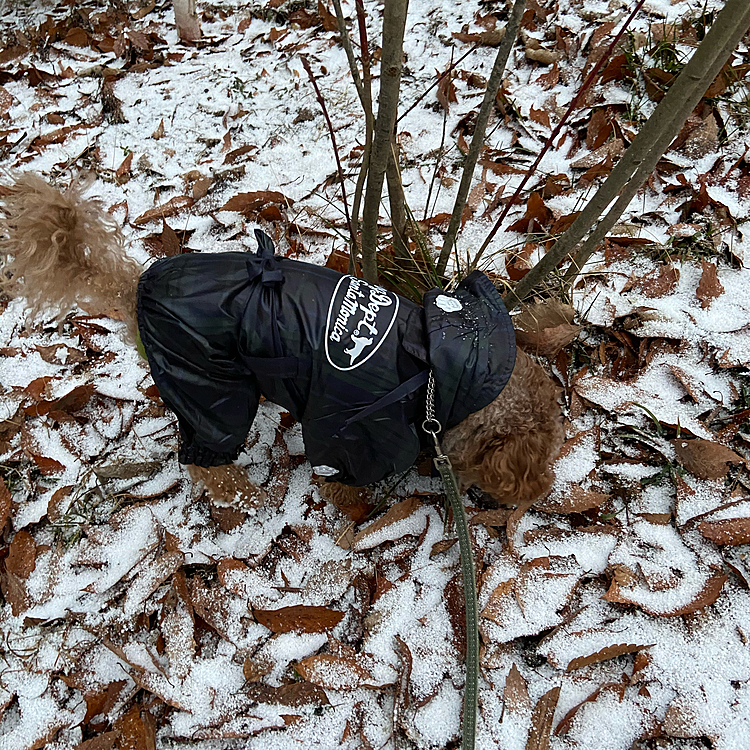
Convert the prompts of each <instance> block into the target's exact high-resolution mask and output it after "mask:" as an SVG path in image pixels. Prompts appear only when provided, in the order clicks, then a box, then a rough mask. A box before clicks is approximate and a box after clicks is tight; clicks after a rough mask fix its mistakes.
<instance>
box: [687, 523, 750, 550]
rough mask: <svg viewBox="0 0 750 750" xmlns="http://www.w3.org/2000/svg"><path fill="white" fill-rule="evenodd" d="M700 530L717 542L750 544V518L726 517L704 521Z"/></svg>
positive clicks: (706, 536) (707, 537) (700, 525)
mask: <svg viewBox="0 0 750 750" xmlns="http://www.w3.org/2000/svg"><path fill="white" fill-rule="evenodd" d="M698 531H700V533H701V534H702V535H703V536H704V537H705V538H706V539H710V540H711V541H712V542H714V543H716V544H728V545H738V544H750V518H725V519H722V520H720V521H702V522H701V523H700V524H699V526H698Z"/></svg>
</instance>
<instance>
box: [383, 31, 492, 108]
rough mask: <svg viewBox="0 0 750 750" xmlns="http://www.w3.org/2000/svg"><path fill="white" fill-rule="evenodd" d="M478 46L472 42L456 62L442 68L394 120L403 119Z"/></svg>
mask: <svg viewBox="0 0 750 750" xmlns="http://www.w3.org/2000/svg"><path fill="white" fill-rule="evenodd" d="M478 47H479V45H478V44H474V45H473V46H472V47H471V48H470V49H469V50H467V51H466V52H464V54H463V55H461V57H459V58H458V60H456V62H454V63H451V64H450V66H449V67H448V69H447V70H444V71H443V72H442V73H441V74H440V75H439V76H438V77H437V78H436V79H435V80H434V81H433V82H432V83H431V84H430V85H429V86H428V87H427V88H426V89H425V90H424V91H423V92H422V93H421V94H420V95H419V96H418V97H417V98H416V99H415V100H414V101H413V102H412V103H411V104H410V105H409V106H408V107H407V108H406V109H405V110H404V112H402V113H401V114H400V115H399V116H398V119H397V120H396V122H397V123H398V122H401V120H403V119H404V117H406V115H408V114H409V112H411V111H412V110H413V109H414V107H416V106H417V104H419V102H421V101H422V99H424V98H425V97H426V96H427V94H429V93H430V91H432V89H434V88H435V86H437V85H438V84H439V83H440V81H442V80H443V78H445V76H447V75H449V74H450V72H451V71H452V70H453V69H454V68H455V67H456V66H457V65H460V64H461V63H462V62H463V61H464V60H465V59H466V58H467V57H468V56H469V55H470V54H471V53H472V52H473V51H474V50H475V49H477V48H478Z"/></svg>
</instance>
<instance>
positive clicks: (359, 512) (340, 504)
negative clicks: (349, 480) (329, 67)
mask: <svg viewBox="0 0 750 750" xmlns="http://www.w3.org/2000/svg"><path fill="white" fill-rule="evenodd" d="M318 492H319V493H320V496H321V497H323V498H325V499H326V500H328V502H329V503H331V505H335V506H336V507H337V508H338V509H339V510H340V511H341V512H342V513H343V514H344V515H346V516H348V517H349V518H351V519H352V521H354V522H355V523H361V522H362V521H364V520H365V518H367V515H368V513H369V512H370V511H371V510H372V507H373V506H372V498H371V495H370V491H369V490H368V489H367V488H365V487H350V486H349V485H348V484H340V483H339V482H321V483H320V484H319V487H318Z"/></svg>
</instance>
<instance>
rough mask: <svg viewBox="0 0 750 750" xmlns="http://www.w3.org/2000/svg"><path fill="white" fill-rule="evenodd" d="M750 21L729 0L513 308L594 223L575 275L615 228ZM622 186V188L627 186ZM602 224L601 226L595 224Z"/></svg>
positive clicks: (512, 298) (522, 285)
mask: <svg viewBox="0 0 750 750" xmlns="http://www.w3.org/2000/svg"><path fill="white" fill-rule="evenodd" d="M748 27H750V5H749V4H748V3H747V0H727V1H726V4H725V5H724V7H723V8H722V9H721V11H720V12H719V15H718V16H717V17H716V20H715V21H714V23H713V25H712V26H711V28H710V29H709V31H708V33H707V34H706V36H705V37H704V39H703V41H702V42H701V44H700V46H699V47H698V49H697V50H696V51H695V53H694V54H693V56H692V57H691V58H690V60H689V62H688V63H687V65H686V66H685V67H684V68H683V70H682V71H681V73H680V74H679V76H678V77H677V79H676V80H675V81H674V83H673V84H672V86H671V87H670V89H669V91H668V92H667V94H666V96H665V97H664V98H663V99H662V100H661V102H659V104H658V105H657V107H656V109H655V110H654V113H653V114H652V115H651V117H650V118H649V119H648V121H647V122H646V124H645V125H644V127H643V128H641V132H640V133H638V135H637V136H636V138H635V140H634V141H633V143H632V144H631V145H630V147H629V148H628V150H627V151H626V152H625V154H624V155H623V156H622V158H621V159H620V161H618V162H617V164H616V165H615V168H614V169H613V170H612V172H611V173H610V175H609V177H608V178H607V179H606V180H605V182H604V184H602V185H601V187H600V188H599V190H598V191H597V192H596V194H595V195H594V197H593V198H592V199H591V200H590V201H589V203H588V204H587V205H586V207H585V208H584V210H583V211H582V212H581V213H580V215H579V216H578V218H577V219H576V220H575V221H574V222H573V224H572V225H571V227H570V228H569V229H568V231H567V232H565V234H563V236H562V237H560V239H559V240H558V241H557V242H556V243H555V245H554V246H553V247H552V248H551V249H550V250H549V251H548V252H547V254H546V255H545V256H544V257H543V258H542V259H541V260H540V261H539V262H538V263H537V264H536V265H535V266H534V268H532V269H531V271H529V273H527V274H526V276H524V277H523V279H521V281H519V282H518V284H517V285H516V287H515V288H514V290H513V291H512V292H509V293H508V294H507V295H506V297H505V304H506V307H507V308H508V309H509V310H510V309H512V308H513V307H515V306H516V305H517V304H518V303H519V302H520V301H522V300H523V299H524V298H525V297H526V296H527V295H528V294H529V293H530V292H531V291H532V290H533V289H534V288H535V287H536V286H537V284H539V282H540V281H542V280H543V279H544V278H546V276H547V275H548V274H549V273H550V272H551V271H552V269H553V268H555V267H556V266H557V265H558V264H559V263H560V262H561V261H562V260H563V259H564V258H565V256H566V255H568V254H569V253H570V252H571V250H573V248H574V247H575V246H576V245H577V244H578V243H579V242H580V241H581V240H582V239H583V237H584V236H585V235H586V233H587V232H589V230H590V229H591V228H592V227H594V229H593V231H592V233H591V235H590V237H589V239H588V241H587V242H586V244H585V245H584V246H583V247H582V248H581V251H580V252H579V254H578V256H577V257H576V260H575V261H574V269H575V270H574V271H573V272H571V273H570V274H569V275H567V276H568V279H572V278H573V277H574V276H575V274H576V273H577V272H578V270H579V269H580V267H581V266H582V265H583V263H585V261H586V260H588V257H589V256H590V254H591V253H592V252H593V250H594V249H595V248H596V246H597V245H598V244H599V242H601V240H602V239H603V238H604V236H605V235H606V233H607V232H608V231H609V230H610V229H611V228H612V226H613V225H614V224H615V222H616V221H617V219H618V218H619V217H620V215H621V214H622V212H623V211H624V210H625V208H627V205H628V204H629V203H630V200H631V199H632V198H633V196H634V195H635V194H636V192H637V191H638V189H639V188H640V186H641V185H642V184H643V182H644V181H645V180H646V179H647V178H648V175H649V174H651V172H652V171H653V169H654V168H655V167H656V164H657V163H658V161H659V159H660V158H661V157H662V155H663V154H664V152H665V151H666V149H667V148H668V147H669V144H670V143H671V142H672V140H673V139H674V138H675V137H676V136H677V134H678V133H679V131H680V129H681V128H682V125H683V124H684V122H685V120H687V118H688V117H689V115H690V113H691V112H692V111H693V109H694V108H695V107H696V105H697V104H698V103H699V102H700V100H701V98H702V97H703V95H704V94H705V93H706V90H707V89H708V87H709V86H710V84H711V82H712V81H713V80H714V79H715V78H716V76H717V75H718V74H719V72H720V71H721V68H722V67H723V65H724V63H725V62H726V60H727V59H728V58H729V56H730V55H731V53H732V51H733V50H734V49H735V47H736V46H737V45H738V44H739V42H740V40H741V39H742V37H743V36H744V35H745V33H746V31H747V30H748ZM621 191H622V192H621ZM618 194H620V195H619V198H618V199H617V201H616V203H615V205H614V206H613V207H612V208H611V209H610V211H609V212H608V213H607V215H606V216H605V218H604V219H602V220H601V221H600V222H599V223H598V224H596V222H597V219H598V217H599V216H600V215H601V213H602V211H604V210H605V209H606V207H607V206H608V205H610V203H611V202H612V201H613V200H614V199H615V198H616V197H617V196H618ZM595 224H596V226H594V225H595Z"/></svg>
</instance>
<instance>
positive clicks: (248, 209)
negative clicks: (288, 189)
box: [218, 190, 294, 216]
mask: <svg viewBox="0 0 750 750" xmlns="http://www.w3.org/2000/svg"><path fill="white" fill-rule="evenodd" d="M269 203H271V204H275V205H278V206H282V207H284V208H286V207H287V206H291V205H293V204H294V201H293V200H292V199H291V198H287V197H286V196H285V195H284V194H283V193H279V192H278V191H276V190H256V191H253V192H251V193H238V194H237V195H235V196H234V198H230V199H229V200H228V201H227V202H226V203H225V204H224V205H223V206H222V207H221V208H219V209H218V210H219V211H237V212H239V213H241V214H245V215H250V216H252V215H254V214H256V213H258V211H260V210H261V209H262V208H263V207H264V206H267V205H268V204H269Z"/></svg>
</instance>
